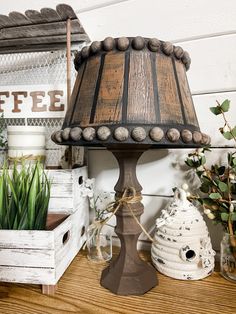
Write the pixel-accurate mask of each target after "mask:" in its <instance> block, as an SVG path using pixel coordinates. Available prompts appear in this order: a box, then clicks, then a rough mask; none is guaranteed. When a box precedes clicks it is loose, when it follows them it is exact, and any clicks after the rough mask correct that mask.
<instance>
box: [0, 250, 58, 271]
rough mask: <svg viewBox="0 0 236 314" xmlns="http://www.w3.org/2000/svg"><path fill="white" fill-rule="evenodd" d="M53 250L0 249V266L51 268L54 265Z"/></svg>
mask: <svg viewBox="0 0 236 314" xmlns="http://www.w3.org/2000/svg"><path fill="white" fill-rule="evenodd" d="M54 255H55V253H54V250H39V249H0V265H1V266H16V267H18V266H19V265H23V266H24V267H31V266H32V265H33V266H34V267H41V266H42V263H43V266H44V267H47V268H53V267H54V265H55V256H54Z"/></svg>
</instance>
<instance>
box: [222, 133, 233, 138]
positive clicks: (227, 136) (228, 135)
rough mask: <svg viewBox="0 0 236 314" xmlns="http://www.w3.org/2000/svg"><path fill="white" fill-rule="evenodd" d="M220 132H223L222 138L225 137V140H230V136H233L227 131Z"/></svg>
mask: <svg viewBox="0 0 236 314" xmlns="http://www.w3.org/2000/svg"><path fill="white" fill-rule="evenodd" d="M222 134H223V136H224V138H226V139H227V140H232V138H233V135H232V134H231V132H229V131H227V132H223V133H222Z"/></svg>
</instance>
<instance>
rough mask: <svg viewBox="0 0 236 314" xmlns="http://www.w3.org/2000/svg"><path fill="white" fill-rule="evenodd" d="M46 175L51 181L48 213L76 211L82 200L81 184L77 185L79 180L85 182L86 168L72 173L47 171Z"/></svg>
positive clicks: (69, 171)
mask: <svg viewBox="0 0 236 314" xmlns="http://www.w3.org/2000/svg"><path fill="white" fill-rule="evenodd" d="M47 174H48V176H49V178H51V181H52V187H51V198H50V202H49V212H50V213H58V212H62V213H73V212H74V211H76V210H77V209H78V208H79V206H80V204H81V202H83V200H84V199H83V198H81V196H80V189H81V187H82V184H79V179H80V178H82V179H81V180H82V181H83V180H86V178H87V168H86V167H81V168H76V169H73V170H72V171H71V170H47ZM64 178H65V179H64Z"/></svg>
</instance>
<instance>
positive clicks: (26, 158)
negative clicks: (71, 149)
mask: <svg viewBox="0 0 236 314" xmlns="http://www.w3.org/2000/svg"><path fill="white" fill-rule="evenodd" d="M45 159H46V157H45V156H44V155H36V156H34V155H24V156H22V157H8V160H9V161H10V162H11V161H13V162H18V163H21V162H22V161H34V160H38V161H45Z"/></svg>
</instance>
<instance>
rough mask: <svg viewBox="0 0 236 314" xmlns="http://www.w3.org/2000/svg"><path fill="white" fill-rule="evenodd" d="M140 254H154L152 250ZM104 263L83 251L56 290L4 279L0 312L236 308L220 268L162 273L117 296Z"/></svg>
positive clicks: (183, 313)
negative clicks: (50, 292)
mask: <svg viewBox="0 0 236 314" xmlns="http://www.w3.org/2000/svg"><path fill="white" fill-rule="evenodd" d="M114 255H115V254H114ZM141 255H142V257H143V258H144V259H146V260H150V257H149V256H148V253H144V252H143V253H141ZM104 266H105V265H103V264H96V263H91V262H89V261H88V260H87V258H86V253H85V252H82V253H80V254H79V255H78V256H77V257H76V258H75V259H74V261H73V262H72V264H71V265H70V266H69V268H68V269H67V271H66V272H65V274H64V276H63V277H62V279H61V280H60V282H59V285H58V290H57V293H56V294H55V296H46V295H42V294H41V290H40V286H37V285H35V286H33V285H23V284H4V283H1V284H0V313H1V314H10V313H11V314H19V313H21V314H39V313H40V314H42V313H43V314H44V313H45V314H46V313H48V314H49V313H50V314H63V313H67V314H69V313H85V314H89V313H96V314H108V313H109V314H110V313H127V314H131V313H132V314H133V313H140V314H145V313H149V314H150V313H153V314H154V313H158V314H166V313H168V314H189V313H192V314H206V313H207V314H215V313H220V314H233V313H236V289H235V284H234V283H231V282H229V281H226V280H225V279H224V278H223V277H221V276H220V274H219V273H218V272H214V273H213V275H211V276H210V277H208V278H206V279H204V280H199V281H179V280H175V279H171V278H168V277H165V276H163V275H160V274H158V278H159V286H157V287H156V288H154V289H153V290H151V291H149V292H148V293H146V294H145V295H143V296H117V295H113V294H112V293H110V292H109V291H107V290H106V289H104V288H102V287H101V286H100V284H99V281H100V274H101V271H102V269H103V268H104Z"/></svg>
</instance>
